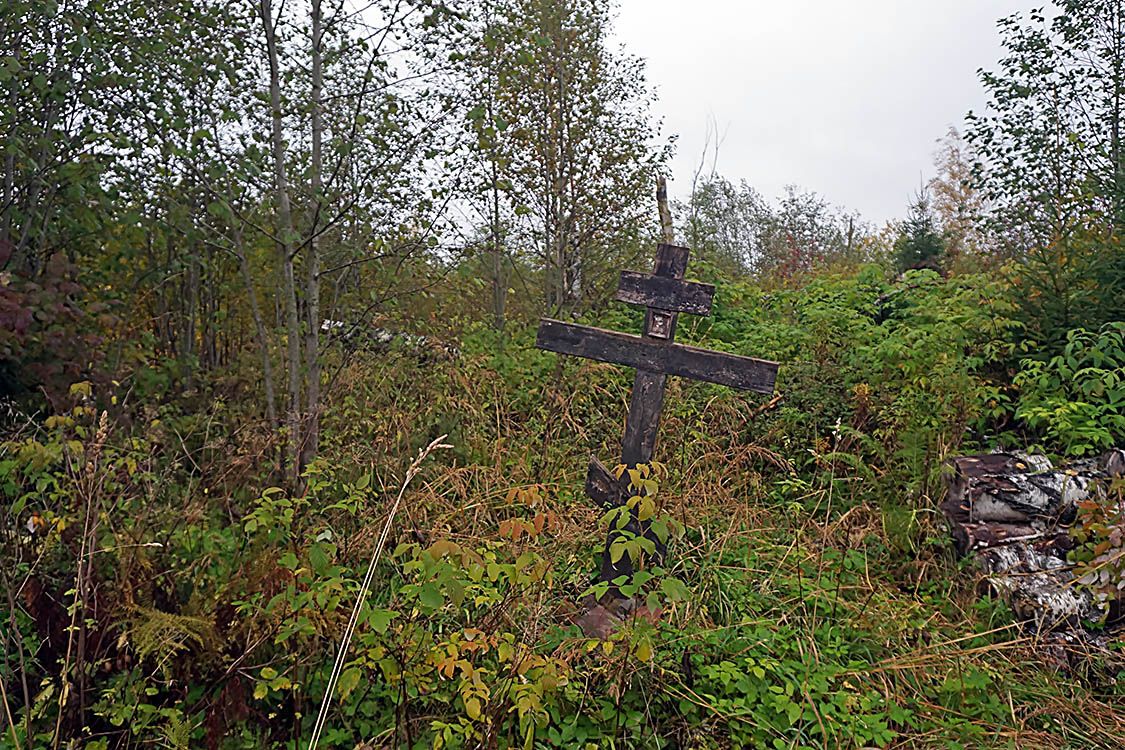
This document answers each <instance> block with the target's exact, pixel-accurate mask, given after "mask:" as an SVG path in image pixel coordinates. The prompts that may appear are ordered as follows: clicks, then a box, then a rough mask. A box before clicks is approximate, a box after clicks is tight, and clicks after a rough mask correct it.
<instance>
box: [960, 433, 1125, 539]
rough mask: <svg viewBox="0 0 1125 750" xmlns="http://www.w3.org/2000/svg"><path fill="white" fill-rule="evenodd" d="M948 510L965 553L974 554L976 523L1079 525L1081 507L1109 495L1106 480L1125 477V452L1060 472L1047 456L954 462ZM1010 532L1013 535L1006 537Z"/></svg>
mask: <svg viewBox="0 0 1125 750" xmlns="http://www.w3.org/2000/svg"><path fill="white" fill-rule="evenodd" d="M950 464H951V468H952V472H951V474H950V475H949V479H948V484H947V486H948V490H949V491H948V493H947V495H946V499H945V501H944V502H943V503H942V510H943V511H944V512H945V516H946V518H947V519H949V522H950V524H951V526H952V527H953V536H954V539H955V541H956V542H957V544H958V551H960V552H961V553H962V554H964V553H966V552H968V551H970V549H972V548H973V547H972V544H973V539H972V537H973V534H972V533H970V531H969V529H968V527H970V526H971V525H973V524H1000V525H1001V527H1030V529H1031V530H1032V532H1034V533H1040V532H1046V531H1049V530H1050V529H1052V528H1055V527H1057V526H1059V525H1060V524H1061V525H1067V524H1070V523H1071V522H1073V521H1074V517H1075V513H1076V510H1077V504H1078V503H1079V502H1080V501H1082V500H1085V499H1086V498H1089V497H1091V496H1093V495H1095V494H1100V493H1102V492H1104V487H1105V482H1104V480H1106V479H1108V478H1110V477H1112V476H1120V475H1121V474H1123V473H1125V451H1120V450H1116V451H1111V452H1109V453H1107V454H1105V455H1104V456H1101V457H1099V458H1097V459H1091V460H1087V461H1077V462H1074V463H1071V464H1068V465H1067V466H1066V467H1065V468H1062V469H1055V468H1053V467H1052V466H1051V462H1050V461H1049V460H1048V459H1047V458H1046V457H1044V456H1028V455H1023V454H1018V453H993V454H988V455H981V456H961V457H958V458H955V459H953V460H952V461H951V462H950ZM1005 533H1007V532H1005Z"/></svg>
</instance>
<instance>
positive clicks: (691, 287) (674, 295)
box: [613, 271, 715, 315]
mask: <svg viewBox="0 0 1125 750" xmlns="http://www.w3.org/2000/svg"><path fill="white" fill-rule="evenodd" d="M714 297H715V285H714V284H700V283H699V282H696V281H684V280H682V279H672V278H666V277H663V276H655V275H653V274H648V273H637V272H636V271H622V272H621V279H620V280H619V281H618V283H617V294H615V295H614V297H613V298H614V299H615V300H617V301H618V302H627V303H629V304H630V305H644V306H646V307H655V308H657V309H659V310H668V311H670V312H682V313H690V314H691V315H710V314H711V302H712V300H713V299H714Z"/></svg>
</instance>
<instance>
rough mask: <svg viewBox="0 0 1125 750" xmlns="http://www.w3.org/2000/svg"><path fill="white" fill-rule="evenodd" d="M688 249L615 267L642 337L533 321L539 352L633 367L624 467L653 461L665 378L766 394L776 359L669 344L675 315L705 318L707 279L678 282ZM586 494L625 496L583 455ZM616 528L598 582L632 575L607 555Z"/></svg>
mask: <svg viewBox="0 0 1125 750" xmlns="http://www.w3.org/2000/svg"><path fill="white" fill-rule="evenodd" d="M689 253H690V251H689V250H688V249H687V248H686V247H677V246H676V245H668V244H662V245H659V246H657V251H656V267H655V268H654V269H653V272H652V273H651V274H647V273H637V272H635V271H622V272H621V280H620V282H619V283H618V287H617V294H616V295H615V296H614V299H616V300H618V301H620V302H627V303H630V304H634V305H644V306H645V307H646V308H647V310H646V312H645V327H644V334H643V335H641V336H633V335H631V334H627V333H619V332H617V331H607V330H605V329H602V328H593V327H590V326H582V325H576V324H573V323H564V322H562V321H559V320H552V319H550V318H544V319H543V320H541V321H540V322H539V335H538V337H537V338H536V341H535V345H536V346H537V347H539V348H540V349H546V350H547V351H552V352H557V353H559V354H573V355H576V356H579V357H586V358H588V359H593V360H597V361H599V362H611V363H613V364H619V365H626V366H628V367H635V368H636V370H637V374H636V379H635V380H634V381H633V392H632V395H631V397H630V400H629V415H628V417H627V418H626V420H625V437H624V438H623V439H622V441H621V463H623V464H625V465H626V466H633V465H635V464H639V463H648V462H649V461H650V460H651V459H652V454H653V450H654V449H655V448H656V431H657V428H658V427H659V425H660V412H661V410H662V408H663V406H664V381H665V379H666V378H667V377H668V376H669V375H678V376H680V377H685V378H691V379H692V380H706V381H708V382H711V383H718V384H720V385H726V386H730V387H732V388H740V389H743V390H749V391H757V392H758V393H766V394H769V393H773V386H774V381H775V380H776V379H777V363H776V362H769V361H766V360H762V359H754V358H752V357H740V356H738V355H735V354H728V353H726V352H718V351H713V350H710V349H699V348H697V347H694V346H686V345H684V344H677V343H674V339H675V336H676V318H677V316H678V314H679V313H689V314H692V315H709V314H710V312H711V300H712V298H713V297H714V295H715V287H714V286H713V285H712V284H700V283H697V282H694V281H684V273H685V272H686V271H687V264H688V255H689ZM586 494H588V495H589V496H590V498H591V499H592V500H594V502H596V503H598V504H599V505H600V506H602V507H603V508H606V509H609V508H613V507H616V506H619V505H621V504H623V503H624V502H625V499H626V498H628V497H629V494H628V492H627V484H626V483H625V481H624V480H619V479H618V478H616V477H615V476H614V475H613V474H612V473H611V472H610V471H609V469H607V468H606V467H605V466H604V465H603V464H602V462H601V461H599V460H598V459H597V458H595V457H591V458H590V466H589V468H588V470H587V473H586ZM625 528H626V530H628V531H630V532H632V533H634V534H645V535H646V536H649V538H650V539H651V538H652V537H651V536H650V535H649V531H648V529H647V524H642V523H641V522H639V521H638V520H637V518H636V516H635V514H634V516H633V518H632V519H631V520H630V523H629V525H628V526H626V527H625ZM619 533H620V532H618V531H617V530H616V529H613V528H611V529H610V534H609V539H608V540H607V542H606V547H605V551H604V552H603V553H602V568H601V576H600V578H601V580H602V581H613V580H614V579H615V578H617V577H618V576H621V575H630V574H632V572H633V567H632V561H631V560H630V558H629V556H628V555H624V556H622V557H621V559H620V560H618V562H616V563H614V562H613V561H612V559H611V556H610V546H611V544H612V543H613V541H614V539H615V538H616V537H617V535H618V534H619ZM653 541H654V543H655V544H656V546H657V555H658V556H663V545H662V544H660V543H659V541H657V540H653Z"/></svg>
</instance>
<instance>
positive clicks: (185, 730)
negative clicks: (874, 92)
mask: <svg viewBox="0 0 1125 750" xmlns="http://www.w3.org/2000/svg"><path fill="white" fill-rule="evenodd" d="M0 2H2V3H3V5H2V14H0V18H2V24H0V40H2V44H0V162H2V163H0V179H2V181H3V184H2V187H0V264H2V270H0V322H2V325H0V393H2V396H3V412H4V414H3V417H2V423H3V425H4V428H3V436H2V439H3V442H2V444H0V488H2V498H3V499H2V500H0V516H2V519H3V520H2V523H0V589H2V590H3V594H2V596H0V622H2V623H3V626H2V627H0V633H2V640H3V654H4V656H3V660H2V661H0V687H2V688H3V691H2V692H0V704H2V705H0V729H2V731H0V748H12V749H13V750H14V749H15V748H28V749H30V748H40V747H52V748H58V747H68V748H70V747H73V748H78V747H83V748H91V750H97V749H98V748H129V747H168V748H188V747H206V748H266V747H269V748H298V747H300V748H305V747H309V744H310V739H311V738H312V737H313V736H316V737H317V742H318V743H319V746H320V747H339V748H377V747H517V746H522V747H527V748H530V747H679V748H724V747H775V748H800V747H872V746H877V747H942V748H948V747H965V748H970V747H971V748H976V747H1018V748H1027V747H1045V748H1064V747H1065V748H1092V747H1104V748H1116V747H1120V739H1119V738H1120V737H1121V736H1125V734H1123V733H1125V710H1123V709H1122V705H1123V701H1122V698H1123V695H1125V693H1123V692H1122V690H1123V688H1122V686H1121V685H1122V683H1121V675H1122V663H1121V659H1120V658H1118V657H1117V656H1116V654H1119V652H1120V647H1121V643H1122V642H1121V636H1120V635H1117V636H1116V637H1115V640H1113V645H1112V647H1111V651H1110V652H1109V653H1110V654H1111V656H1106V655H1105V654H1095V655H1091V656H1088V657H1087V658H1085V659H1079V660H1078V661H1077V662H1074V661H1073V660H1071V661H1070V662H1068V666H1067V667H1066V668H1059V667H1053V666H1051V664H1050V663H1049V661H1050V660H1049V659H1045V658H1044V656H1043V649H1042V648H1041V647H1040V645H1039V637H1038V636H1039V634H1037V633H1034V632H1030V631H1029V630H1028V629H1027V628H1026V627H1025V626H1024V625H1023V624H1022V623H1020V622H1019V621H1018V620H1017V618H1015V617H1014V616H1013V614H1012V613H1011V612H1010V611H1008V610H1007V609H1006V607H1005V606H1004V605H1003V604H1002V603H1001V602H999V601H994V600H992V599H989V598H987V597H985V598H980V597H978V595H977V591H976V586H975V582H974V578H973V574H972V572H971V570H970V569H969V567H968V566H967V565H966V563H965V562H963V561H960V560H958V559H957V558H956V557H955V555H954V554H953V551H952V549H951V546H950V542H949V538H948V534H947V531H946V529H945V528H944V527H943V524H942V522H941V520H940V516H939V515H938V514H937V507H938V501H939V500H940V497H941V495H942V493H943V491H944V490H943V484H942V476H943V474H942V465H943V462H944V461H945V460H946V459H947V458H949V457H950V456H952V455H957V454H961V453H966V452H973V451H987V450H990V449H993V448H997V447H1003V448H1007V449H1021V450H1023V449H1027V450H1035V451H1042V452H1045V453H1048V454H1051V455H1054V456H1061V457H1085V456H1091V455H1095V454H1097V453H1100V452H1101V451H1104V450H1106V449H1109V448H1111V447H1115V446H1117V447H1120V446H1123V445H1125V249H1123V247H1122V241H1123V237H1125V150H1123V147H1122V144H1121V128H1122V123H1123V122H1125V114H1123V111H1122V108H1123V105H1125V3H1123V2H1120V0H1116V1H1115V0H1060V2H1058V3H1057V5H1056V6H1055V7H1053V8H1048V9H1047V10H1046V11H1035V12H1030V13H1026V14H1022V15H1020V16H1014V17H1011V18H1007V19H1002V20H1000V21H999V31H1000V34H1001V37H1002V40H1003V48H1004V56H1003V57H1002V59H1000V60H999V61H996V62H995V63H992V61H980V63H981V65H983V66H985V67H984V68H983V69H982V71H981V74H980V79H981V84H982V85H983V87H984V89H985V91H986V93H987V98H988V102H989V105H988V107H987V109H986V110H982V111H981V112H975V113H969V114H968V115H967V117H966V120H965V122H964V124H963V126H962V127H960V128H959V129H957V130H954V131H951V132H949V133H947V134H944V135H943V134H940V133H938V134H934V135H935V137H938V136H941V137H940V139H939V140H937V141H936V154H935V164H934V177H933V178H932V179H931V180H930V181H929V182H928V183H927V184H926V185H925V187H924V188H923V189H921V190H920V191H919V192H918V194H917V195H916V196H915V198H914V200H913V201H912V203H911V204H910V205H909V206H905V207H904V209H905V216H904V218H903V219H902V220H901V221H897V222H892V223H890V224H888V225H886V226H883V227H876V226H872V225H871V224H870V223H868V222H865V221H864V219H863V217H861V216H859V215H857V214H855V213H854V212H851V211H849V210H848V209H846V208H841V207H838V206H836V205H834V204H832V203H831V202H830V201H829V200H828V199H826V198H825V197H823V196H820V195H818V194H817V193H815V192H813V191H811V190H807V189H803V188H799V187H793V188H790V189H788V190H787V191H786V192H785V194H783V195H781V196H777V197H771V196H763V195H761V194H760V193H759V192H758V191H757V190H755V189H754V187H753V185H752V183H751V182H748V181H746V180H740V179H731V178H729V177H725V176H723V175H722V174H720V173H719V172H717V171H716V170H715V169H711V170H709V171H708V170H704V169H701V170H700V171H699V173H698V174H697V175H696V176H695V179H694V180H693V182H692V184H691V185H690V186H683V187H682V188H681V189H682V194H681V195H680V196H679V199H678V200H675V201H674V202H673V205H672V213H673V217H674V219H675V229H674V231H675V237H676V240H677V242H679V243H680V244H683V245H685V246H688V247H690V248H691V250H692V263H691V266H690V268H689V272H688V276H689V278H693V279H698V280H700V281H706V282H710V283H714V284H716V286H717V289H718V292H717V296H716V300H715V305H714V309H713V312H712V314H711V316H710V317H707V318H693V319H691V320H688V319H686V317H685V319H684V320H682V321H681V324H680V326H681V331H680V337H681V339H682V340H684V341H685V342H687V343H692V344H697V345H700V346H706V347H708V348H712V349H721V350H724V351H729V352H733V353H738V354H744V355H748V356H756V357H764V358H768V359H772V360H775V361H777V362H779V363H780V364H781V370H780V375H779V381H778V393H779V394H780V396H781V398H780V399H775V400H766V399H762V398H759V397H751V396H744V395H741V394H737V393H733V392H730V391H727V390H726V389H723V388H720V387H717V386H713V385H709V384H704V383H695V382H688V381H679V380H673V381H671V382H670V386H669V394H668V398H667V399H666V411H665V414H664V419H663V422H662V425H661V439H660V443H659V445H658V449H657V457H658V459H659V461H660V463H659V464H654V465H653V466H651V467H645V471H646V472H652V475H653V476H654V477H655V479H656V484H653V485H652V486H651V490H652V491H653V492H656V491H657V490H658V492H657V494H656V495H655V498H656V503H655V508H654V510H653V512H654V513H655V514H657V515H656V519H657V520H658V521H660V523H661V524H662V528H663V529H665V533H666V534H667V536H668V538H669V542H670V550H671V554H670V556H669V558H668V564H667V566H663V565H657V564H651V562H650V564H646V560H645V559H644V553H643V551H639V552H638V560H637V563H638V567H639V572H638V573H637V574H636V575H635V576H634V577H633V578H632V579H631V580H630V581H628V582H625V583H624V586H625V590H627V591H628V592H629V593H630V594H633V595H636V596H638V597H640V598H644V599H645V600H646V601H647V602H649V603H650V604H651V605H652V607H653V608H656V607H657V606H658V607H659V608H660V609H661V611H662V615H661V617H660V618H658V620H657V621H648V620H644V619H637V620H636V621H634V622H630V623H629V624H628V626H627V627H624V628H622V629H621V630H620V631H618V632H617V633H615V634H614V635H613V636H611V637H610V638H608V639H606V640H596V639H588V638H585V637H583V636H582V634H581V631H580V630H579V628H578V627H577V626H576V625H575V624H574V623H575V620H576V619H577V618H578V617H579V614H580V613H579V610H578V604H577V603H578V602H579V600H580V599H581V598H582V597H583V596H584V595H585V594H586V593H588V592H589V590H590V585H591V582H592V578H591V576H592V574H593V572H594V568H595V566H594V562H593V561H594V559H595V557H596V555H597V554H598V553H599V552H600V549H601V546H602V543H603V539H604V534H605V526H606V524H607V523H608V521H607V520H606V519H605V518H604V517H603V516H602V513H601V511H600V510H598V509H597V508H596V507H593V506H592V505H591V504H590V503H589V501H588V500H587V499H586V498H585V497H584V495H583V492H582V479H583V477H582V472H583V471H584V467H585V465H586V460H587V457H588V456H589V455H590V454H593V455H598V456H602V457H603V458H607V459H608V458H609V457H613V456H615V455H617V453H618V447H619V446H618V443H617V441H618V440H619V436H620V434H621V423H622V421H623V418H624V414H625V411H626V408H627V405H628V402H629V388H630V384H631V380H632V376H631V372H630V371H627V370H624V369H622V368H618V367H614V366H610V365H602V364H595V363H591V362H587V361H579V360H575V359H572V358H562V357H557V356H555V355H548V354H545V353H542V352H539V351H537V350H535V349H534V346H533V344H534V332H535V326H536V323H537V321H538V319H539V317H540V316H542V315H549V316H552V317H556V318H566V319H573V320H577V321H580V322H585V323H590V324H595V325H599V326H604V327H606V328H612V329H616V330H622V331H637V330H639V328H640V323H641V313H640V312H639V311H637V310H634V309H629V308H625V307H624V306H621V305H615V304H611V303H610V302H609V300H610V298H611V296H612V292H613V289H614V285H615V284H616V281H617V272H618V271H619V270H620V269H623V268H632V269H637V270H647V268H648V267H649V266H650V263H651V256H652V253H653V249H654V247H655V244H656V243H657V242H658V241H660V238H661V228H660V225H659V221H658V219H659V216H658V213H657V210H656V209H657V206H656V200H655V191H656V184H657V180H658V178H660V177H661V176H663V175H665V173H666V170H667V164H668V160H669V158H670V155H671V153H672V148H673V147H674V137H673V136H674V134H668V133H663V132H662V131H661V127H660V122H659V121H658V118H657V117H656V116H655V115H654V112H653V110H654V104H655V99H654V95H653V94H652V91H653V87H652V85H651V83H650V82H649V81H647V80H646V77H645V69H644V64H643V61H642V60H640V59H638V58H635V57H633V56H631V55H629V53H628V51H627V50H622V49H619V48H618V46H617V45H616V43H615V42H613V37H612V21H613V8H612V7H611V4H609V3H606V2H601V1H599V0H457V1H456V2H448V3H441V2H432V1H430V0H375V1H374V2H371V3H369V4H368V3H364V4H358V5H357V4H351V3H344V2H341V1H340V0H300V1H296V0H290V2H281V1H280V0H259V2H256V3H216V2H210V0H206V1H203V2H199V1H196V0H169V2H163V3H159V4H156V5H153V4H151V3H146V2H140V1H139V0H63V1H62V2H50V1H46V0H0ZM442 437H443V438H444V442H443V443H442V444H443V445H446V446H448V447H441V448H433V449H432V450H427V446H432V445H433V444H434V441H435V440H436V439H438V438H442ZM420 451H421V452H422V453H424V460H422V459H420ZM408 477H409V481H408ZM395 509H397V514H396V512H395ZM385 528H387V529H389V538H388V540H387V551H386V554H385V556H384V558H383V559H382V561H381V562H380V564H379V565H378V566H377V567H376V569H375V572H374V575H373V578H372V579H371V581H370V584H371V592H370V595H369V597H368V598H367V599H366V600H365V602H364V604H363V606H362V608H361V609H360V617H359V621H358V626H357V627H356V628H355V633H354V637H353V640H352V644H351V648H350V650H349V652H348V653H347V654H346V655H345V656H346V659H345V660H344V661H343V662H342V663H341V665H340V667H341V668H340V669H339V670H334V668H333V661H334V659H335V658H336V654H337V649H338V646H339V643H340V638H341V636H342V634H343V633H344V632H345V630H346V629H350V628H349V612H350V610H351V607H352V605H353V603H354V602H355V601H356V597H357V595H358V593H359V592H360V590H361V587H362V586H363V581H364V571H365V570H366V568H367V565H368V561H369V560H370V559H371V557H372V555H373V553H374V552H375V550H376V549H377V548H379V547H380V546H381V545H382V540H381V535H382V532H383V530H384V529H385ZM1079 529H1080V531H1081V532H1082V533H1084V534H1085V536H1084V537H1083V538H1082V539H1083V541H1082V543H1081V544H1080V545H1079V546H1078V547H1077V548H1076V554H1075V556H1074V559H1073V561H1072V562H1073V564H1074V565H1075V566H1076V568H1077V569H1078V570H1080V571H1081V570H1088V571H1089V570H1097V571H1099V572H1100V571H1107V576H1105V577H1103V578H1098V577H1095V578H1094V580H1095V583H1096V588H1098V589H1099V592H1100V593H1101V594H1104V595H1106V596H1109V595H1110V593H1112V592H1116V591H1118V590H1120V588H1121V586H1122V585H1123V583H1125V518H1123V517H1122V514H1121V513H1120V512H1114V511H1113V509H1112V508H1108V509H1105V510H1104V512H1101V513H1098V514H1091V515H1090V516H1089V517H1088V518H1083V519H1080V523H1079ZM1112 626H1113V623H1112V622H1110V621H1108V620H1107V622H1105V623H1102V624H1101V627H1106V628H1111V627H1112ZM334 674H336V675H337V676H338V680H339V681H338V684H337V685H336V689H335V690H334V691H333V703H332V704H331V705H330V706H329V707H328V709H327V712H326V714H325V716H326V721H325V722H324V726H323V731H321V729H320V728H319V724H320V722H319V721H318V713H319V712H320V711H321V708H322V707H323V706H324V705H325V690H326V687H327V686H328V684H329V681H330V678H332V676H333V675H334Z"/></svg>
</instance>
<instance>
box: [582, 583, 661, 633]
mask: <svg viewBox="0 0 1125 750" xmlns="http://www.w3.org/2000/svg"><path fill="white" fill-rule="evenodd" d="M578 606H579V607H580V609H579V612H578V614H577V615H575V617H574V619H573V622H574V624H575V625H577V626H578V627H579V628H581V629H582V634H583V635H584V636H586V637H587V638H598V639H600V640H603V641H604V640H605V639H607V638H609V637H610V636H611V635H613V634H614V633H616V632H617V630H618V629H619V628H621V626H622V625H627V624H629V623H633V622H636V621H638V620H643V621H645V622H649V623H656V622H658V621H659V620H660V617H661V615H663V614H664V612H663V610H661V609H660V608H657V609H655V610H653V609H649V608H648V605H646V604H645V603H644V601H643V600H641V599H640V598H639V597H628V598H626V597H621V596H614V595H612V594H606V595H605V596H603V597H602V598H601V601H598V600H597V599H595V598H594V597H593V596H587V597H585V598H583V599H582V600H580V601H579V602H578Z"/></svg>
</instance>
